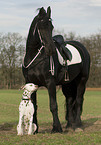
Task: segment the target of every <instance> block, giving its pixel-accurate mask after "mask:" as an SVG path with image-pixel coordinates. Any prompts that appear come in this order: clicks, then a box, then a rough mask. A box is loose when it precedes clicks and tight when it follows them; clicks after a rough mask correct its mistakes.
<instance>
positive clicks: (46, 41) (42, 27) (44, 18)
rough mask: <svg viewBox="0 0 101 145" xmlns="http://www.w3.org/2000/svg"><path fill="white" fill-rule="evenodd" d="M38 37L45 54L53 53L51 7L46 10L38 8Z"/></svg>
mask: <svg viewBox="0 0 101 145" xmlns="http://www.w3.org/2000/svg"><path fill="white" fill-rule="evenodd" d="M36 27H37V31H38V35H39V39H40V41H41V45H43V46H44V47H45V52H46V54H47V55H52V54H54V53H55V45H54V42H53V39H52V30H53V28H54V27H53V25H52V20H51V9H50V7H48V8H47V12H46V11H45V10H44V8H43V7H42V8H41V9H40V10H39V14H38V16H37V23H36Z"/></svg>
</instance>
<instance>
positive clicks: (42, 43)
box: [23, 20, 45, 68]
mask: <svg viewBox="0 0 101 145" xmlns="http://www.w3.org/2000/svg"><path fill="white" fill-rule="evenodd" d="M41 21H43V20H41ZM37 24H38V23H36V25H35V28H34V32H33V36H34V35H35V31H36V28H37V30H38V34H39V38H40V41H41V45H42V46H41V48H40V49H38V53H37V54H36V55H35V57H34V58H33V59H32V60H31V62H30V63H29V64H28V65H27V66H25V65H24V59H23V67H24V68H28V67H29V66H30V65H31V64H32V63H33V62H34V61H35V59H36V58H37V57H38V56H39V54H40V53H41V50H42V49H43V48H44V47H45V45H44V42H43V40H42V37H41V34H40V31H39V29H38V27H37Z"/></svg>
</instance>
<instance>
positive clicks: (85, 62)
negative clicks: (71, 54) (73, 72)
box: [65, 41, 90, 77]
mask: <svg viewBox="0 0 101 145" xmlns="http://www.w3.org/2000/svg"><path fill="white" fill-rule="evenodd" d="M65 43H66V45H68V44H69V45H71V46H73V47H75V48H76V49H77V50H78V52H79V53H80V56H81V59H82V69H81V72H82V74H83V75H85V76H87V77H88V76H89V69H90V55H89V52H88V51H87V49H86V48H85V46H84V45H83V44H81V43H80V42H78V41H66V42H65Z"/></svg>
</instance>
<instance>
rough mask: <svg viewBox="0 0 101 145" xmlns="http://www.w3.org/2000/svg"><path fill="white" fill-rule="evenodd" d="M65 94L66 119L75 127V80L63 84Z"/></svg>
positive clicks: (68, 125)
mask: <svg viewBox="0 0 101 145" xmlns="http://www.w3.org/2000/svg"><path fill="white" fill-rule="evenodd" d="M62 91H63V94H64V95H65V97H66V120H67V121H68V122H67V126H66V127H72V128H74V124H75V112H74V107H75V105H74V104H75V98H76V86H75V84H74V82H71V83H69V84H66V85H63V86H62Z"/></svg>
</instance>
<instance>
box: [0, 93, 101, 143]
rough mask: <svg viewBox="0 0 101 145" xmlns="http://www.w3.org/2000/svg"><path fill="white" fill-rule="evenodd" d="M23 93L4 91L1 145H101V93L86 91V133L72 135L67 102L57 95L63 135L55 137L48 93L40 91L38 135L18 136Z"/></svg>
mask: <svg viewBox="0 0 101 145" xmlns="http://www.w3.org/2000/svg"><path fill="white" fill-rule="evenodd" d="M21 97H22V91H18V90H0V145H58V144H59V145H101V91H93V90H91V91H86V93H85V97H84V98H85V99H84V105H83V113H82V121H83V129H84V131H83V132H74V131H72V130H71V131H68V130H67V129H66V128H65V126H66V121H65V110H64V106H65V98H64V96H63V94H62V92H61V90H60V91H58V92H57V100H58V107H59V118H60V121H61V124H62V128H63V133H62V134H60V133H55V134H51V129H52V115H51V113H50V110H49V99H48V93H47V91H46V90H38V95H37V99H38V123H39V133H38V134H36V135H31V136H28V135H25V136H17V132H16V126H17V123H18V119H19V118H18V117H19V116H18V114H19V112H18V106H19V103H20V100H21Z"/></svg>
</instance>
